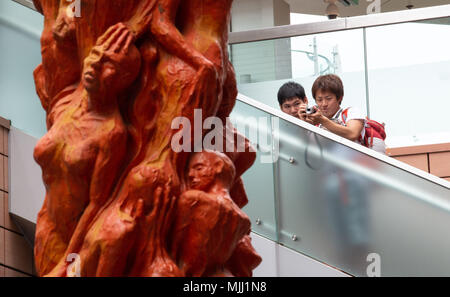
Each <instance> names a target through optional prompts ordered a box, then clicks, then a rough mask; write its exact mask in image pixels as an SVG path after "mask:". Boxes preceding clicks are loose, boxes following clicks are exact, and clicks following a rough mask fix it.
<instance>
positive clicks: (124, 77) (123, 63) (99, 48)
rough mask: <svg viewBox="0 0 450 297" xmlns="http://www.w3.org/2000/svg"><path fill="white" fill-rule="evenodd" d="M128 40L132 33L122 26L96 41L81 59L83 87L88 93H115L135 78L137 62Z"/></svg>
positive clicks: (130, 39)
mask: <svg viewBox="0 0 450 297" xmlns="http://www.w3.org/2000/svg"><path fill="white" fill-rule="evenodd" d="M132 41H133V35H132V33H131V32H130V31H129V30H128V28H127V27H126V26H125V25H123V24H117V25H115V26H113V27H112V28H111V29H109V30H108V31H107V32H106V33H105V34H104V35H103V36H102V37H100V38H99V41H98V42H97V45H96V46H94V47H93V48H92V50H91V52H90V53H89V55H88V56H87V57H86V59H85V60H84V67H83V69H84V70H83V86H84V87H85V89H86V90H87V91H88V92H90V93H92V92H101V93H105V92H108V93H117V92H120V91H122V90H123V89H125V88H126V87H127V86H129V85H130V84H131V83H132V82H133V81H134V80H135V79H136V77H137V75H138V74H139V69H140V63H141V61H140V53H139V51H138V50H137V48H136V47H135V46H134V45H133V44H132Z"/></svg>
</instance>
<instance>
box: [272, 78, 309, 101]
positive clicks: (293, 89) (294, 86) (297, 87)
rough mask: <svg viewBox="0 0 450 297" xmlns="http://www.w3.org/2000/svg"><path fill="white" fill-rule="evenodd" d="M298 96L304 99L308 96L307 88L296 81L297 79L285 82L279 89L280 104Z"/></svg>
mask: <svg viewBox="0 0 450 297" xmlns="http://www.w3.org/2000/svg"><path fill="white" fill-rule="evenodd" d="M294 97H297V98H299V99H301V100H304V99H305V97H306V94H305V89H304V88H303V87H302V85H301V84H299V83H296V82H295V81H290V82H287V83H285V84H284V85H282V86H281V87H280V89H279V90H278V103H280V106H281V105H282V104H283V103H284V102H285V101H286V100H288V99H291V98H294Z"/></svg>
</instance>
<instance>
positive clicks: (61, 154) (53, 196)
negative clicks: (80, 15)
mask: <svg viewBox="0 0 450 297" xmlns="http://www.w3.org/2000/svg"><path fill="white" fill-rule="evenodd" d="M132 41H133V36H132V34H131V33H130V32H129V30H128V29H127V28H126V26H124V25H123V24H118V25H116V26H113V27H112V28H110V29H109V30H108V31H107V32H106V33H105V34H104V35H103V36H102V37H101V38H100V39H99V40H98V42H97V45H96V46H95V47H94V48H93V49H92V50H91V54H90V55H89V56H88V57H87V58H86V59H85V61H84V67H83V78H82V84H80V86H79V87H78V89H77V90H76V91H75V92H74V93H72V94H70V95H69V96H70V97H71V98H69V100H68V101H69V102H70V103H69V104H68V105H67V106H66V107H65V109H64V111H63V112H62V113H61V114H60V115H59V117H58V120H56V121H55V124H54V125H53V126H52V128H51V129H50V130H49V131H48V133H47V134H46V135H45V136H44V137H43V138H42V139H41V140H40V141H39V142H38V144H37V146H36V148H35V152H34V156H35V159H36V161H37V162H38V163H39V165H40V166H41V167H42V171H43V179H44V183H45V185H46V188H47V195H46V199H45V202H44V205H45V206H46V207H45V208H43V211H41V212H40V213H39V216H38V223H37V230H36V245H35V253H36V254H37V258H38V259H39V258H42V257H51V261H43V263H47V264H46V265H45V266H41V265H40V263H37V268H38V271H39V273H40V274H41V275H45V274H47V273H50V272H51V270H52V269H53V268H54V266H55V265H56V263H58V262H65V257H63V255H64V254H65V253H66V249H67V247H68V245H69V242H70V250H71V251H73V252H76V251H77V248H79V246H80V245H81V243H82V240H83V237H84V235H85V232H87V230H88V227H89V225H90V223H91V221H92V220H93V217H94V216H95V215H96V213H97V212H98V210H99V209H100V207H102V206H103V204H104V203H105V201H106V199H107V198H108V197H109V196H110V194H111V191H112V189H113V185H114V183H115V181H116V180H117V177H118V176H117V175H118V174H119V173H120V171H119V169H120V166H121V164H122V162H123V157H124V155H125V152H126V140H127V131H126V128H125V126H124V123H123V120H122V117H121V115H120V112H119V110H118V102H117V96H118V94H119V93H120V92H121V91H122V90H124V89H125V88H126V87H128V86H129V85H130V84H131V83H132V82H133V81H134V80H135V78H136V76H137V74H138V73H139V68H140V55H139V52H138V51H137V49H136V48H135V47H134V45H133V44H132ZM75 230H77V232H75ZM74 232H75V233H74ZM48 249H51V251H50V250H48ZM55 273H56V275H59V274H60V273H61V272H60V271H58V272H55Z"/></svg>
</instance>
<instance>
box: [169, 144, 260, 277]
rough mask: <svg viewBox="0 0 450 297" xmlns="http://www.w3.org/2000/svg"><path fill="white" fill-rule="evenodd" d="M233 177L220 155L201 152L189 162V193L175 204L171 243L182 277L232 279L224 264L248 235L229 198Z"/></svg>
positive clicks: (247, 226) (227, 161)
mask: <svg viewBox="0 0 450 297" xmlns="http://www.w3.org/2000/svg"><path fill="white" fill-rule="evenodd" d="M234 176H235V168H234V165H233V163H232V162H231V160H230V159H229V158H228V157H227V156H225V155H224V154H222V153H219V152H215V151H203V152H201V153H193V155H192V156H191V158H190V161H189V165H188V168H187V177H186V178H187V179H188V189H187V191H185V192H184V193H183V194H182V195H181V197H180V199H179V200H178V204H177V212H176V215H175V220H174V232H173V242H172V253H173V255H174V258H175V259H177V263H178V266H179V267H180V269H181V270H182V272H183V274H184V275H185V276H212V275H216V276H231V275H232V274H231V272H230V271H228V270H227V269H226V268H225V263H226V262H227V261H228V260H229V259H230V257H231V255H232V253H233V251H234V250H235V248H236V246H237V244H238V242H239V241H240V240H241V239H242V238H243V237H244V236H245V235H247V234H249V232H250V221H249V218H248V216H247V215H246V214H245V213H244V212H243V211H242V210H241V209H240V208H239V207H238V206H237V205H236V203H234V202H233V200H232V199H231V197H230V193H229V189H230V187H231V186H232V182H233V180H234ZM258 263H259V262H258Z"/></svg>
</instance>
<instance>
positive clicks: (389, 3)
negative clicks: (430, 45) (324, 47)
mask: <svg viewBox="0 0 450 297" xmlns="http://www.w3.org/2000/svg"><path fill="white" fill-rule="evenodd" d="M284 1H285V2H286V3H288V4H289V5H290V7H291V12H294V13H304V14H314V15H324V14H325V9H326V8H327V6H328V3H325V1H324V0H284ZM342 2H344V1H342ZM342 2H341V1H337V4H336V5H337V6H338V7H339V11H340V16H341V17H349V16H357V15H366V14H367V7H368V6H369V5H370V4H371V3H372V2H373V1H371V2H368V1H367V0H359V1H348V2H355V3H359V4H358V5H354V4H353V3H352V5H350V6H344V5H343V4H342ZM408 4H412V5H414V8H422V7H429V6H436V5H445V4H450V0H381V12H389V11H399V10H405V9H407V8H406V5H408Z"/></svg>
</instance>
